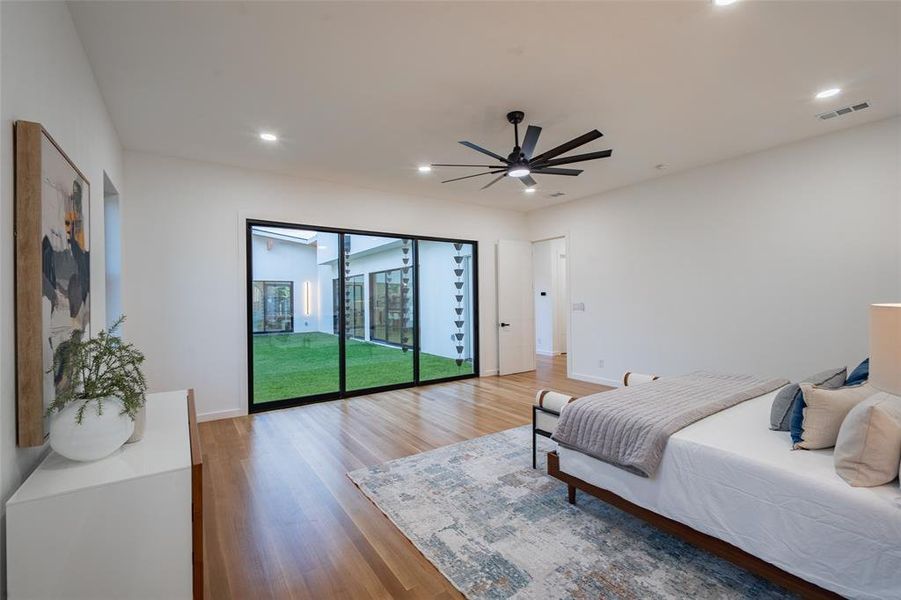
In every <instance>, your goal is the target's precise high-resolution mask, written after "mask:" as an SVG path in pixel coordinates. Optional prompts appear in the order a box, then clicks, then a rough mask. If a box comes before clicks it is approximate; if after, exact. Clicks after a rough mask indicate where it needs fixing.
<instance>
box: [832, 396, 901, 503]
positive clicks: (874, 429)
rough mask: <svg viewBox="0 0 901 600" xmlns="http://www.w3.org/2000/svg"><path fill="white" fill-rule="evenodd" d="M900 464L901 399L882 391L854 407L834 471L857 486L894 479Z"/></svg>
mask: <svg viewBox="0 0 901 600" xmlns="http://www.w3.org/2000/svg"><path fill="white" fill-rule="evenodd" d="M899 463H901V398H899V397H897V396H892V395H891V394H886V393H883V392H880V393H878V394H875V395H873V396H870V397H869V398H867V399H866V400H864V401H863V402H861V403H860V404H858V405H857V406H855V407H854V408H852V409H851V412H849V413H848V416H847V417H845V420H844V422H843V423H842V427H841V429H840V430H839V432H838V440H837V441H836V442H835V472H836V473H838V474H839V475H840V476H841V478H842V479H844V480H845V481H847V482H848V483H850V484H851V485H853V486H855V487H872V486H875V485H882V484H884V483H888V482H889V481H892V480H893V479H894V478H895V477H897V476H898V469H899Z"/></svg>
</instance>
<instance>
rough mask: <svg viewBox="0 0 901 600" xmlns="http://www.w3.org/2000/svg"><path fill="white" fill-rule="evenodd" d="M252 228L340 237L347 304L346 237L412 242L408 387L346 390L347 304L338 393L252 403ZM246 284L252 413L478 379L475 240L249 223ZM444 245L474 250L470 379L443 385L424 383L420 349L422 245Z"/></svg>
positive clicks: (341, 281) (340, 270)
mask: <svg viewBox="0 0 901 600" xmlns="http://www.w3.org/2000/svg"><path fill="white" fill-rule="evenodd" d="M254 227H279V228H283V229H304V230H307V231H317V232H322V233H335V234H338V275H339V276H338V292H339V294H340V296H339V298H341V299H343V298H344V291H345V278H344V236H345V235H371V236H379V237H387V238H397V239H408V240H411V241H412V242H413V250H412V252H413V257H412V261H411V264H412V266H413V283H414V287H413V289H414V291H413V380H412V381H409V382H405V383H396V384H391V385H384V386H378V387H371V388H364V389H359V390H347V385H346V384H347V381H346V380H347V363H346V356H345V333H346V331H347V323H346V319H345V314H344V313H345V311H344V309H343V304H341V307H342V310H340V311H339V316H338V330H339V331H338V380H339V381H338V387H339V389H338V390H337V391H335V392H326V393H323V394H314V395H311V396H301V397H298V398H286V399H284V400H272V401H270V402H265V403H262V404H254V402H253V335H254V334H253V228H254ZM244 229H245V243H246V251H245V279H246V283H245V286H246V298H245V300H246V305H247V306H246V312H247V324H246V335H247V355H246V357H245V360H246V363H247V411H248V413H256V412H262V411H267V410H276V409H279V408H288V407H291V406H301V405H304V404H311V403H314V402H325V401H328V400H339V399H342V398H351V397H353V396H363V395H367V394H375V393H378V392H387V391H391V390H400V389H406V388H411V387H417V386H421V385H431V384H433V383H445V382H448V381H458V380H461V379H471V378H473V377H478V376H479V347H480V346H479V266H478V265H479V243H478V242H477V241H476V240H466V239H457V238H442V237H434V236H424V235H410V234H403V233H388V232H384V231H368V230H360V229H344V228H337V227H323V226H320V225H306V224H300V223H285V222H282V221H269V220H262V219H245V224H244ZM420 241H429V242H446V243H450V244H453V243H462V244H470V245H471V246H472V274H471V277H472V304H473V306H472V313H471V314H472V373H467V374H464V375H454V376H451V377H442V378H439V379H427V380H425V381H420V378H419V346H420V339H419V334H420V327H419V291H420V290H419V242H420Z"/></svg>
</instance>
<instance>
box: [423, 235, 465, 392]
mask: <svg viewBox="0 0 901 600" xmlns="http://www.w3.org/2000/svg"><path fill="white" fill-rule="evenodd" d="M472 261H473V247H472V244H464V243H459V242H436V241H430V240H420V241H419V289H420V298H419V343H420V352H419V380H420V381H428V380H432V379H443V378H445V377H455V376H459V375H468V374H471V373H473V372H474V366H473V352H474V351H473V346H474V338H473V330H474V329H473V320H474V314H473V313H474V311H475V307H474V296H473V292H474V289H473V280H472V270H473V262H472Z"/></svg>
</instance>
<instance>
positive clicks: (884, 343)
mask: <svg viewBox="0 0 901 600" xmlns="http://www.w3.org/2000/svg"><path fill="white" fill-rule="evenodd" d="M870 385H872V386H873V387H874V388H876V389H879V390H882V391H883V392H888V393H889V394H894V395H896V396H901V304H873V305H872V306H870Z"/></svg>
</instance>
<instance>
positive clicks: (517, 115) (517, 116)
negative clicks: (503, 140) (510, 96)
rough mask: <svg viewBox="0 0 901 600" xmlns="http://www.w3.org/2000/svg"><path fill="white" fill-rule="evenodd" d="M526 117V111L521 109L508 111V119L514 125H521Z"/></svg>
mask: <svg viewBox="0 0 901 600" xmlns="http://www.w3.org/2000/svg"><path fill="white" fill-rule="evenodd" d="M525 118H526V113H524V112H522V111H521V110H514V111H510V112H508V113H507V120H508V121H510V122H511V123H513V124H514V125H519V124H520V123H522V120H523V119H525Z"/></svg>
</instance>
